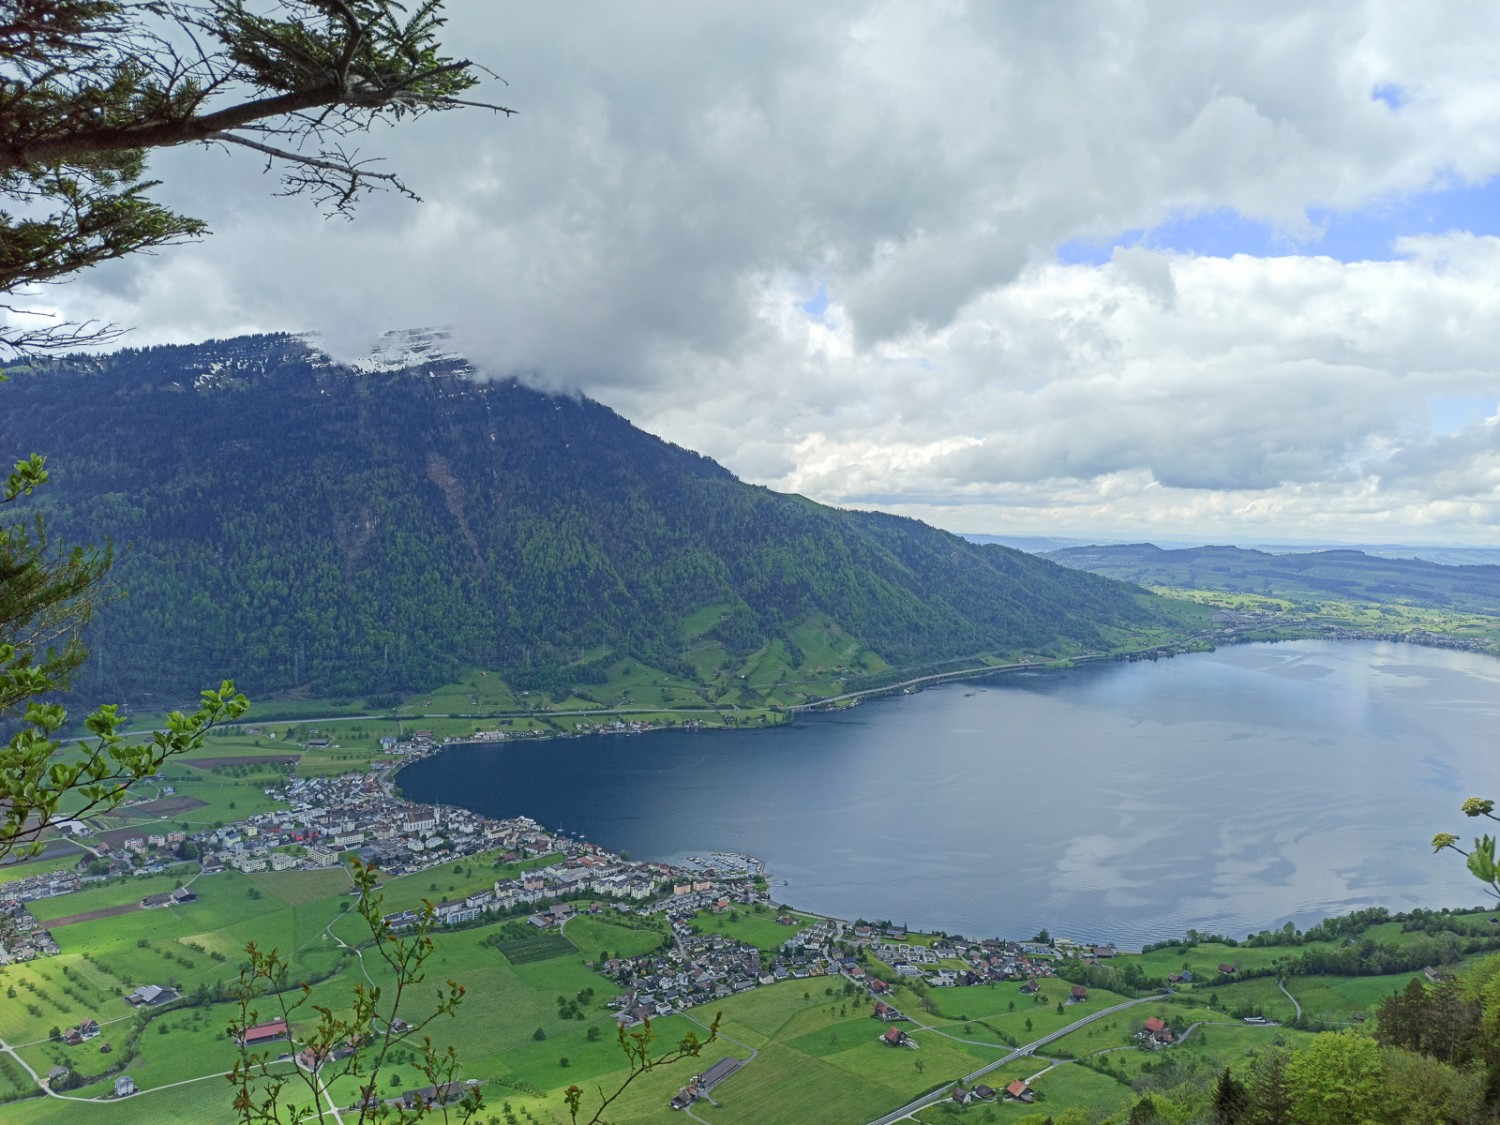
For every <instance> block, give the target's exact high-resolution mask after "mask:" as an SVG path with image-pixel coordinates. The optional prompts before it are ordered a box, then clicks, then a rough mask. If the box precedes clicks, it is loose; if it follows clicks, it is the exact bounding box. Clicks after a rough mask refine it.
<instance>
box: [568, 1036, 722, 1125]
mask: <svg viewBox="0 0 1500 1125" xmlns="http://www.w3.org/2000/svg"><path fill="white" fill-rule="evenodd" d="M723 1015H724V1014H723V1013H722V1012H717V1013H715V1014H714V1020H713V1023H711V1024H709V1025H708V1036H707V1038H704V1039H700V1038H698V1033H697V1032H695V1031H690V1032H688V1033H687V1034H686V1035H684V1036H683V1037H682V1038H681V1039H680V1040H678V1042H677V1046H675V1047H673V1048H672V1049H671V1050H669V1051H664V1052H663V1053H661V1054H659V1055H653V1054H652V1053H651V1045H652V1043H653V1041H654V1040H655V1038H656V1033H655V1032H654V1031H652V1030H651V1021H650V1020H645V1021H643V1022H642V1024H641V1026H640V1028H639V1029H638V1030H635V1031H626V1030H625V1027H624V1025H623V1024H622V1025H621V1027H620V1031H619V1035H620V1049H621V1050H622V1051H624V1052H625V1058H626V1060H627V1061H628V1063H629V1074H628V1075H627V1076H626V1078H625V1080H624V1081H623V1082H621V1083H620V1085H619V1086H618V1087H616V1088H615V1090H614V1092H613V1093H605V1091H604V1087H602V1086H600V1087H598V1095H599V1107H598V1108H597V1109H595V1110H594V1112H593V1114H592V1115H591V1116H589V1117H580V1116H579V1115H580V1114H581V1113H583V1112H584V1105H583V1098H584V1090H583V1087H582V1086H576V1085H575V1086H569V1087H568V1088H567V1089H566V1090H565V1091H563V1100H564V1101H565V1102H566V1103H567V1106H568V1114H569V1118H570V1120H571V1121H572V1122H573V1125H606V1122H605V1118H604V1113H605V1111H606V1110H607V1109H609V1107H610V1104H611V1103H613V1102H614V1100H615V1099H616V1098H618V1097H619V1096H620V1095H621V1094H623V1093H624V1092H625V1091H626V1090H627V1089H629V1087H630V1084H631V1083H632V1082H634V1081H635V1080H636V1079H637V1078H639V1077H640V1076H641V1075H643V1074H649V1073H650V1072H651V1071H653V1070H655V1069H657V1068H658V1067H662V1066H671V1065H672V1064H673V1063H675V1062H681V1061H682V1060H683V1059H693V1058H697V1057H698V1056H699V1055H700V1054H701V1053H702V1052H703V1048H704V1047H706V1046H708V1045H709V1044H710V1043H712V1042H713V1041H714V1040H715V1039H717V1038H718V1037H719V1021H720V1020H721V1019H722V1018H723Z"/></svg>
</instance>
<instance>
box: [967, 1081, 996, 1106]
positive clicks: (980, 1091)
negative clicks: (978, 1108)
mask: <svg viewBox="0 0 1500 1125" xmlns="http://www.w3.org/2000/svg"><path fill="white" fill-rule="evenodd" d="M969 1092H970V1093H971V1094H973V1095H974V1097H976V1098H978V1099H979V1100H980V1101H982V1102H992V1101H994V1100H995V1099H996V1098H998V1097H999V1096H1000V1093H999V1091H997V1090H996V1089H995V1088H994V1087H993V1086H985V1085H983V1084H981V1085H978V1086H975V1087H974V1089H973V1090H971V1091H969Z"/></svg>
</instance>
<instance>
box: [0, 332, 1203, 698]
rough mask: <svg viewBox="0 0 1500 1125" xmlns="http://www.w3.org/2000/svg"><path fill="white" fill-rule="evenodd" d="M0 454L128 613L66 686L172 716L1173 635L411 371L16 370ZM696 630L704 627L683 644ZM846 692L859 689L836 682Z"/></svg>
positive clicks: (1011, 567)
mask: <svg viewBox="0 0 1500 1125" xmlns="http://www.w3.org/2000/svg"><path fill="white" fill-rule="evenodd" d="M10 374H11V379H10V380H9V382H7V383H6V384H5V385H4V386H0V396H3V402H4V407H5V409H4V411H3V414H0V431H3V434H0V436H3V440H5V441H6V442H7V443H8V445H9V447H10V448H13V449H31V448H35V449H37V450H40V451H43V452H45V454H46V456H47V469H48V471H49V473H50V475H51V483H49V485H48V486H47V488H45V489H44V490H41V491H39V492H38V494H37V497H36V503H37V505H38V508H39V510H40V511H42V512H43V513H44V514H45V517H46V520H47V525H48V528H49V534H51V535H52V536H54V537H55V538H56V539H59V540H61V541H64V542H81V543H88V544H97V543H100V542H101V541H107V542H109V543H110V544H112V546H113V548H114V550H115V552H116V556H117V557H116V561H115V564H114V567H113V570H112V573H111V582H112V587H113V589H114V590H115V591H117V592H118V594H119V595H120V597H119V600H118V603H117V604H112V605H110V606H109V607H108V612H106V613H102V614H100V615H99V617H98V620H97V622H96V624H94V625H93V626H91V630H90V633H89V634H88V636H87V638H86V639H87V642H88V644H89V648H90V651H91V657H90V662H89V665H88V667H87V669H86V670H85V673H84V675H83V677H82V679H81V680H80V681H79V685H77V686H79V687H80V688H81V689H82V690H86V691H88V692H91V693H94V694H96V695H97V694H104V695H106V696H111V697H115V698H122V699H129V700H132V701H136V700H151V699H165V700H169V701H170V700H173V699H176V698H180V697H182V696H183V695H185V694H187V693H191V692H193V691H195V690H196V689H197V688H199V687H201V686H202V683H204V682H206V680H205V677H208V678H210V679H213V678H217V677H219V676H233V677H234V678H235V680H236V681H237V683H238V684H239V686H240V687H241V688H242V689H244V690H247V691H249V692H250V693H252V694H254V695H265V694H266V693H276V692H284V691H291V690H300V691H307V692H311V693H313V694H315V695H319V696H324V697H334V698H338V697H365V698H374V699H378V698H380V697H383V696H391V697H394V696H395V695H396V694H398V693H403V692H411V691H421V690H426V689H428V688H430V687H433V686H435V685H437V684H440V683H444V682H450V681H452V680H454V679H456V678H457V676H458V674H459V673H460V671H461V670H462V669H463V668H465V667H483V668H490V669H494V670H497V671H499V672H500V673H501V674H502V675H504V676H505V677H506V678H507V680H508V681H509V682H511V683H512V684H514V685H516V686H518V687H521V688H523V689H524V688H527V687H548V686H557V685H562V686H566V685H567V684H568V683H570V682H578V683H587V682H591V677H597V676H598V675H599V670H600V667H601V666H602V663H608V662H609V661H612V660H617V659H620V658H630V659H637V660H640V661H642V662H644V663H647V664H650V665H651V666H653V667H656V668H660V669H663V670H665V671H668V672H672V673H676V674H681V675H689V676H691V675H692V674H693V673H694V668H693V666H692V664H691V662H690V660H689V654H690V652H691V650H692V649H693V647H694V646H700V645H703V644H713V643H717V644H721V645H723V646H724V647H725V648H726V649H727V650H728V651H730V652H731V653H734V654H741V655H742V654H746V653H749V652H754V651H756V650H757V649H759V648H760V647H762V646H763V645H766V644H767V643H769V642H771V641H776V640H780V641H782V642H783V643H784V644H785V645H786V646H787V652H788V659H789V661H790V662H791V663H792V664H793V665H795V664H796V663H797V660H798V658H799V654H798V652H797V651H796V646H795V641H794V639H793V637H792V631H793V630H794V629H795V627H796V626H798V625H799V624H801V623H803V622H805V621H807V620H809V619H811V618H814V617H816V618H818V619H820V620H825V621H830V622H832V623H833V624H834V626H835V627H836V628H837V629H838V630H840V631H842V633H843V634H845V635H847V636H848V637H851V638H854V639H855V640H857V642H858V644H859V645H860V646H861V647H862V648H863V649H864V650H866V651H869V652H872V653H874V654H876V655H877V656H878V657H879V661H878V662H877V663H879V664H880V665H882V666H888V667H889V668H890V670H891V673H890V674H891V677H892V678H893V679H894V678H896V676H897V674H898V673H899V671H900V670H901V669H903V668H911V667H916V666H925V665H930V664H934V663H940V662H942V661H947V660H953V659H956V658H970V657H974V656H976V655H978V654H986V653H1004V654H1015V653H1021V652H1027V653H1060V652H1063V651H1068V650H1071V651H1083V650H1097V649H1100V648H1107V647H1109V643H1110V642H1109V639H1108V636H1109V634H1110V631H1111V630H1118V629H1125V630H1146V629H1171V628H1173V627H1175V622H1176V617H1175V616H1174V614H1176V613H1178V612H1180V611H1179V610H1176V609H1174V608H1173V607H1172V606H1171V605H1170V604H1169V603H1166V602H1165V600H1164V599H1158V598H1154V597H1152V596H1150V595H1147V594H1146V593H1145V592H1143V591H1141V590H1140V589H1138V588H1136V587H1132V586H1129V585H1126V584H1123V583H1120V582H1115V581H1112V580H1109V579H1105V578H1099V577H1096V576H1094V575H1090V574H1085V573H1082V572H1079V571H1074V570H1068V569H1066V568H1063V567H1059V566H1056V565H1054V564H1052V563H1049V562H1046V561H1044V560H1040V559H1037V558H1034V557H1032V556H1029V555H1026V554H1023V553H1021V552H1018V551H1014V550H1010V549H1007V548H1004V547H1000V546H994V545H985V546H980V545H976V544H972V543H968V542H966V541H964V540H963V539H960V538H959V537H957V536H954V535H950V534H948V533H946V532H942V531H939V530H936V529H934V528H931V527H928V526H926V525H924V524H921V523H919V522H917V521H914V520H910V519H904V518H901V517H897V516H891V515H886V514H880V513H872V512H857V511H846V510H839V509H834V508H830V507H827V506H824V505H821V504H816V503H813V502H812V501H809V500H807V499H804V498H802V497H799V496H791V495H783V494H779V493H775V492H772V491H770V490H768V489H766V488H763V487H756V486H751V485H746V484H744V483H742V482H740V481H739V480H737V479H736V478H735V477H734V476H733V475H732V474H731V473H729V472H728V471H727V470H725V469H724V468H722V467H721V466H719V465H717V464H715V463H714V462H712V461H711V460H709V459H707V458H705V457H702V456H700V455H698V454H696V453H693V452H691V451H688V450H685V449H682V448H680V447H677V446H674V445H671V444H669V443H667V442H664V441H661V440H659V439H657V438H655V437H653V436H651V435H649V434H646V433H644V432H642V431H640V430H639V429H636V428H635V427H633V426H631V425H630V424H629V423H628V422H627V421H626V420H625V419H623V418H621V417H620V416H619V415H618V414H616V413H614V412H613V411H611V410H610V409H608V408H607V407H605V406H602V405H600V404H599V403H596V402H593V401H591V400H589V399H586V398H582V397H569V396H564V395H552V394H544V393H541V392H539V391H536V390H532V389H530V388H528V387H526V386H524V385H522V384H521V383H519V382H517V381H516V380H514V379H505V380H494V381H487V382H481V381H478V380H476V379H474V378H473V377H472V376H473V373H472V372H471V371H470V370H469V368H468V365H467V364H465V363H464V362H463V361H461V360H458V359H455V358H442V357H440V355H439V354H438V353H434V352H428V353H426V354H425V355H422V354H418V355H415V356H414V358H413V365H412V366H411V367H409V368H406V369H404V370H359V369H355V368H349V367H345V366H341V365H339V364H337V363H334V362H333V361H331V360H330V359H328V358H327V357H326V356H325V355H323V354H322V353H320V352H319V351H317V350H316V349H315V348H313V347H311V346H310V345H309V344H308V343H307V342H305V341H304V340H302V339H300V338H297V337H292V336H285V335H283V336H264V337H252V338H241V339H235V340H228V341H216V342H211V343H207V344H202V345H195V346H184V347H158V348H150V349H139V350H125V351H121V352H118V353H115V354H112V355H108V356H102V357H100V356H75V357H70V358H63V359H55V360H50V361H45V362H38V363H36V364H34V365H33V366H31V367H25V366H19V367H15V368H12V369H11V371H10ZM705 609H714V610H717V612H713V613H710V615H709V622H708V624H707V625H706V626H705V627H703V628H701V629H698V630H694V629H689V628H687V627H686V624H685V623H686V622H687V621H688V619H689V618H690V617H692V616H693V615H694V614H695V613H696V614H698V615H699V616H698V618H697V619H696V620H701V619H702V613H701V611H703V610H705ZM852 671H863V670H860V669H855V670H852Z"/></svg>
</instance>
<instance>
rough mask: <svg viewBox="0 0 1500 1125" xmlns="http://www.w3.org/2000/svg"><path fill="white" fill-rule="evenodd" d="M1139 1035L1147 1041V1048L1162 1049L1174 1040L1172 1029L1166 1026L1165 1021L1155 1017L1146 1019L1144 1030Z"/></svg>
mask: <svg viewBox="0 0 1500 1125" xmlns="http://www.w3.org/2000/svg"><path fill="white" fill-rule="evenodd" d="M1141 1035H1142V1037H1143V1038H1145V1039H1146V1040H1147V1043H1146V1045H1147V1046H1148V1047H1164V1046H1166V1045H1168V1044H1169V1043H1171V1042H1172V1040H1173V1039H1174V1038H1175V1037H1174V1036H1173V1034H1172V1029H1171V1028H1170V1027H1168V1026H1167V1021H1166V1020H1163V1019H1160V1018H1158V1017H1157V1016H1149V1017H1147V1019H1146V1024H1145V1028H1144V1030H1143V1031H1142V1032H1141Z"/></svg>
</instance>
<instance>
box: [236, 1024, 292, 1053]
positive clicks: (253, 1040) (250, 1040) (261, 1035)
mask: <svg viewBox="0 0 1500 1125" xmlns="http://www.w3.org/2000/svg"><path fill="white" fill-rule="evenodd" d="M286 1035H287V1026H286V1020H272V1021H271V1022H270V1023H258V1024H256V1025H255V1026H254V1027H247V1028H245V1030H244V1031H242V1032H240V1036H239V1040H240V1046H241V1047H254V1046H257V1045H259V1044H261V1043H269V1042H270V1041H271V1040H273V1039H285V1038H286Z"/></svg>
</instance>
